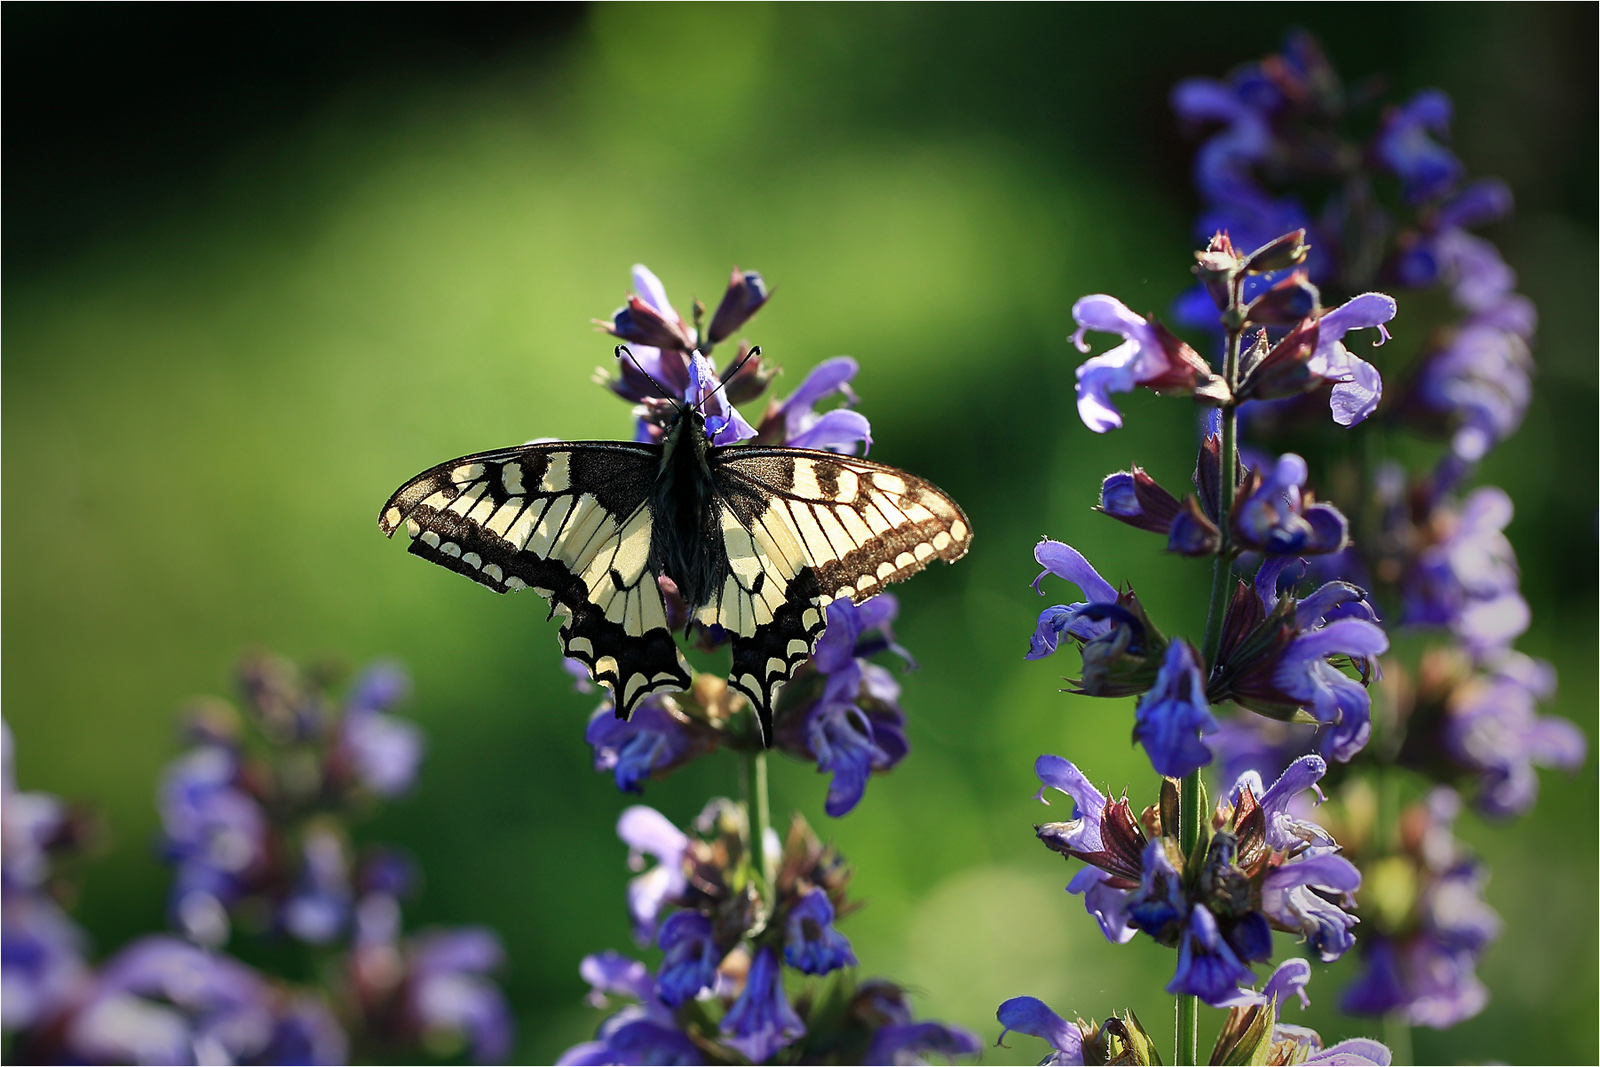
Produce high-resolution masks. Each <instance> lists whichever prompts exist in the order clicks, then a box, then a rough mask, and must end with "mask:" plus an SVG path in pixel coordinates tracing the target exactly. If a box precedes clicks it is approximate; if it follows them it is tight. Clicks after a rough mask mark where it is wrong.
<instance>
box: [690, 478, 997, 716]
mask: <svg viewBox="0 0 1600 1067" xmlns="http://www.w3.org/2000/svg"><path fill="white" fill-rule="evenodd" d="M711 470H712V478H713V480H714V482H715V484H716V490H717V499H718V503H719V506H720V507H721V508H722V514H721V515H720V525H721V531H722V540H723V547H724V549H725V551H726V553H727V557H728V567H727V574H726V575H725V577H724V580H723V583H722V588H721V590H720V591H719V593H718V595H717V596H716V598H715V599H714V600H713V601H712V603H711V604H708V605H707V606H706V607H705V608H703V609H702V612H703V616H702V618H703V621H708V622H709V621H715V622H717V623H720V624H721V625H722V626H723V627H724V628H725V629H727V630H728V631H729V633H730V634H731V635H732V642H731V645H732V651H733V672H732V675H731V676H730V678H729V681H730V683H731V684H732V685H733V686H734V687H735V688H737V689H739V690H740V691H741V692H743V693H744V694H745V695H747V696H748V697H750V699H751V700H752V701H754V702H755V704H756V706H757V710H758V712H759V713H760V714H761V717H762V720H763V727H764V728H765V729H767V730H768V736H770V726H771V709H772V705H773V702H774V701H775V700H776V698H777V693H778V690H779V689H780V688H781V687H782V686H783V684H784V683H785V682H787V681H788V680H789V678H790V677H791V676H792V675H793V674H794V672H795V670H796V669H798V668H799V666H800V665H801V664H802V663H804V662H805V661H806V659H807V658H809V657H810V655H811V653H812V651H813V650H814V649H815V648H816V644H817V640H818V639H819V638H820V637H821V636H822V632H823V630H824V629H825V628H826V625H827V616H826V613H825V610H824V609H825V608H826V607H827V605H828V604H829V603H830V602H831V601H833V600H834V599H837V598H840V597H847V598H849V599H851V600H853V601H856V602H860V601H862V600H865V599H867V598H868V597H870V596H873V595H874V594H876V593H877V592H878V591H879V590H881V589H882V588H883V586H885V585H887V584H889V583H891V582H897V581H900V580H902V579H904V578H908V577H910V576H911V575H913V574H915V573H916V572H917V571H919V570H921V569H922V568H923V567H924V566H926V565H927V563H928V561H929V560H932V559H934V558H935V557H937V558H940V559H943V560H946V561H947V562H954V561H956V560H958V559H960V558H961V557H962V556H963V555H965V554H966V551H967V546H968V544H969V543H970V542H971V540H972V530H971V527H970V526H969V525H968V523H967V518H966V516H965V515H964V514H963V513H962V511H961V508H960V507H959V506H958V505H957V504H956V502H955V501H953V500H951V499H950V498H949V497H948V496H946V495H945V494H944V493H943V492H941V491H940V490H939V489H938V488H936V487H935V486H934V485H932V484H931V483H929V482H926V481H923V480H922V479H920V478H917V477H914V476H913V475H910V474H907V473H906V472H905V471H902V470H897V469H895V468H893V467H886V466H884V465H882V464H879V463H872V462H870V461H868V460H861V459H854V458H852V457H847V456H838V455H834V454H832V453H828V452H813V451H809V450H802V449H789V448H758V447H744V448H728V449H718V450H714V451H713V452H712V453H711Z"/></svg>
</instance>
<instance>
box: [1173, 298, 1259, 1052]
mask: <svg viewBox="0 0 1600 1067" xmlns="http://www.w3.org/2000/svg"><path fill="white" fill-rule="evenodd" d="M1239 285H1242V278H1241V279H1240V280H1239V282H1238V283H1237V284H1236V285H1235V288H1234V293H1233V302H1234V304H1235V305H1238V304H1240V303H1241V300H1242V294H1241V293H1240V291H1239ZM1242 336H1243V334H1242V332H1241V331H1239V330H1236V329H1230V330H1229V331H1228V348H1227V356H1226V365H1225V367H1224V369H1223V374H1224V377H1225V378H1226V379H1227V382H1228V388H1229V389H1230V390H1232V389H1233V388H1235V387H1236V386H1237V385H1238V382H1239V344H1240V339H1241V337H1242ZM1221 438H1222V439H1221V442H1220V445H1221V447H1220V448H1219V449H1218V455H1217V460H1218V474H1217V500H1216V501H1215V503H1216V506H1217V511H1216V514H1217V526H1218V527H1219V528H1220V530H1221V544H1219V545H1218V546H1217V555H1216V558H1215V559H1214V560H1213V561H1212V569H1211V598H1210V602H1209V603H1208V604H1207V607H1206V635H1205V640H1204V641H1203V642H1202V647H1201V650H1200V659H1201V664H1202V667H1203V669H1204V670H1205V672H1206V677H1207V678H1209V677H1210V676H1211V670H1212V668H1214V667H1215V666H1216V659H1217V651H1218V649H1219V648H1221V646H1222V619H1223V616H1224V615H1225V614H1226V612H1227V609H1228V597H1229V594H1230V592H1231V588H1230V586H1231V580H1232V577H1233V545H1232V544H1231V540H1232V539H1231V538H1230V536H1229V523H1228V519H1229V516H1230V514H1231V513H1232V511H1233V497H1234V491H1235V490H1236V489H1237V488H1238V486H1237V485H1236V484H1235V482H1234V469H1235V467H1236V466H1237V465H1238V459H1239V416H1238V414H1237V412H1236V411H1235V409H1234V407H1233V404H1232V403H1231V402H1230V403H1228V404H1226V405H1224V406H1223V408H1222V434H1221ZM1204 818H1205V812H1203V811H1201V810H1200V772H1199V771H1198V770H1196V771H1195V772H1193V773H1192V774H1189V775H1186V776H1184V778H1183V780H1182V782H1180V783H1179V787H1178V845H1179V847H1180V848H1181V849H1182V850H1183V855H1184V857H1185V859H1187V858H1188V857H1189V856H1191V855H1193V854H1194V849H1195V844H1196V843H1197V842H1198V841H1199V840H1200V824H1201V820H1202V819H1204ZM1173 1045H1174V1047H1173V1056H1172V1060H1173V1062H1174V1063H1176V1064H1197V1063H1199V1062H1200V1000H1199V998H1198V997H1192V996H1187V995H1186V996H1180V997H1178V1006H1177V1024H1176V1026H1175V1027H1174V1033H1173Z"/></svg>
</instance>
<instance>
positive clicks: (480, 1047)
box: [406, 928, 513, 1063]
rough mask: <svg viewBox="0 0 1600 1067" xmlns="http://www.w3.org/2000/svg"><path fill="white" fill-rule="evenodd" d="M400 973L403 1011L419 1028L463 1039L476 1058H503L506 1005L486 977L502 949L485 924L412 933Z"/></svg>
mask: <svg viewBox="0 0 1600 1067" xmlns="http://www.w3.org/2000/svg"><path fill="white" fill-rule="evenodd" d="M410 955H411V960H410V964H411V966H410V969H409V973H408V974H407V976H406V992H407V996H406V1011H407V1014H408V1015H409V1016H410V1017H411V1019H412V1020H413V1024H414V1025H415V1026H416V1027H417V1029H418V1030H419V1031H420V1032H421V1033H424V1034H429V1033H440V1032H443V1033H452V1034H460V1035H461V1036H462V1037H464V1038H465V1039H466V1042H467V1046H468V1048H469V1049H470V1050H471V1052H472V1056H473V1058H474V1059H476V1060H478V1061H479V1062H480V1063H504V1062H505V1059H506V1057H507V1056H508V1055H509V1054H510V1052H511V1040H512V1030H513V1027H512V1020H511V1009H510V1006H509V1005H508V1004H507V1003H506V999H505V996H504V994H502V993H501V992H500V988H499V987H498V986H496V985H495V984H494V982H493V981H492V980H491V979H489V978H488V977H487V974H488V972H490V971H493V970H495V969H497V968H499V967H500V966H501V964H502V963H503V962H504V960H505V953H504V952H503V951H501V948H500V940H499V938H497V937H495V935H494V934H493V933H491V932H490V931H488V930H483V929H476V928H463V929H456V930H441V931H436V932H434V933H431V934H424V935H422V936H421V937H419V938H417V939H416V940H415V941H414V942H413V944H412V948H411V953H410Z"/></svg>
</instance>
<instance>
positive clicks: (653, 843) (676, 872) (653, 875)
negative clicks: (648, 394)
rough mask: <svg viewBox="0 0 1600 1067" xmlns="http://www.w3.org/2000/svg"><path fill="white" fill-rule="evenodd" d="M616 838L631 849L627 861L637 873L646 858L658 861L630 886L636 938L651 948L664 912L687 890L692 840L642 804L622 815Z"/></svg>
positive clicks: (653, 810) (659, 814)
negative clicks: (685, 863)
mask: <svg viewBox="0 0 1600 1067" xmlns="http://www.w3.org/2000/svg"><path fill="white" fill-rule="evenodd" d="M617 836H618V837H620V838H622V842H623V844H625V845H627V846H628V858H629V859H628V861H629V864H630V865H631V866H633V868H634V869H635V870H638V869H639V868H640V867H642V866H643V863H644V860H643V855H645V854H648V855H651V856H654V857H655V858H656V860H657V863H656V865H655V866H654V867H652V868H651V869H650V870H648V871H646V872H645V873H643V874H641V875H639V876H638V877H637V878H634V879H633V880H631V881H630V882H629V883H628V914H629V915H630V916H632V918H633V936H634V939H635V940H637V941H638V942H639V943H640V944H641V945H648V944H649V943H650V942H651V941H652V940H654V938H655V934H656V924H657V922H658V920H659V918H660V915H661V910H662V909H663V908H664V907H666V906H667V905H668V904H671V903H675V902H677V901H678V900H679V899H680V898H682V896H683V895H684V893H685V891H686V890H687V889H688V885H689V883H688V879H687V878H686V877H685V876H684V872H683V860H684V855H685V853H686V852H687V851H688V849H689V837H688V835H687V834H685V833H684V832H683V831H682V830H679V829H678V828H677V827H676V826H674V825H672V823H671V822H669V821H668V820H667V817H666V816H665V815H663V814H661V813H660V812H659V811H657V810H655V809H654V808H647V807H645V806H644V805H642V804H635V805H634V806H633V807H631V808H628V809H626V810H625V811H623V813H622V815H621V817H620V818H618V819H617Z"/></svg>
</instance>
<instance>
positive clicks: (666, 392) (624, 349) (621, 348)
mask: <svg viewBox="0 0 1600 1067" xmlns="http://www.w3.org/2000/svg"><path fill="white" fill-rule="evenodd" d="M624 353H626V354H627V356H628V359H629V361H630V362H632V363H633V365H634V366H635V367H638V368H639V373H640V374H642V375H644V376H645V378H647V379H649V382H650V384H651V385H653V386H655V387H656V389H657V391H659V392H660V393H661V395H662V397H663V398H665V399H666V400H667V401H668V402H669V403H670V404H671V405H672V407H673V409H674V410H682V407H683V405H681V404H679V403H678V398H677V397H675V396H673V395H672V390H670V389H668V388H667V387H666V386H664V385H662V384H661V383H660V382H658V381H656V380H655V379H654V378H651V377H650V372H649V371H647V370H645V369H644V365H643V364H642V363H640V362H639V359H638V357H637V356H635V355H634V354H633V350H632V349H630V348H629V347H628V346H627V345H618V346H617V353H616V354H617V358H618V359H621V358H622V356H623V354H624Z"/></svg>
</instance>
